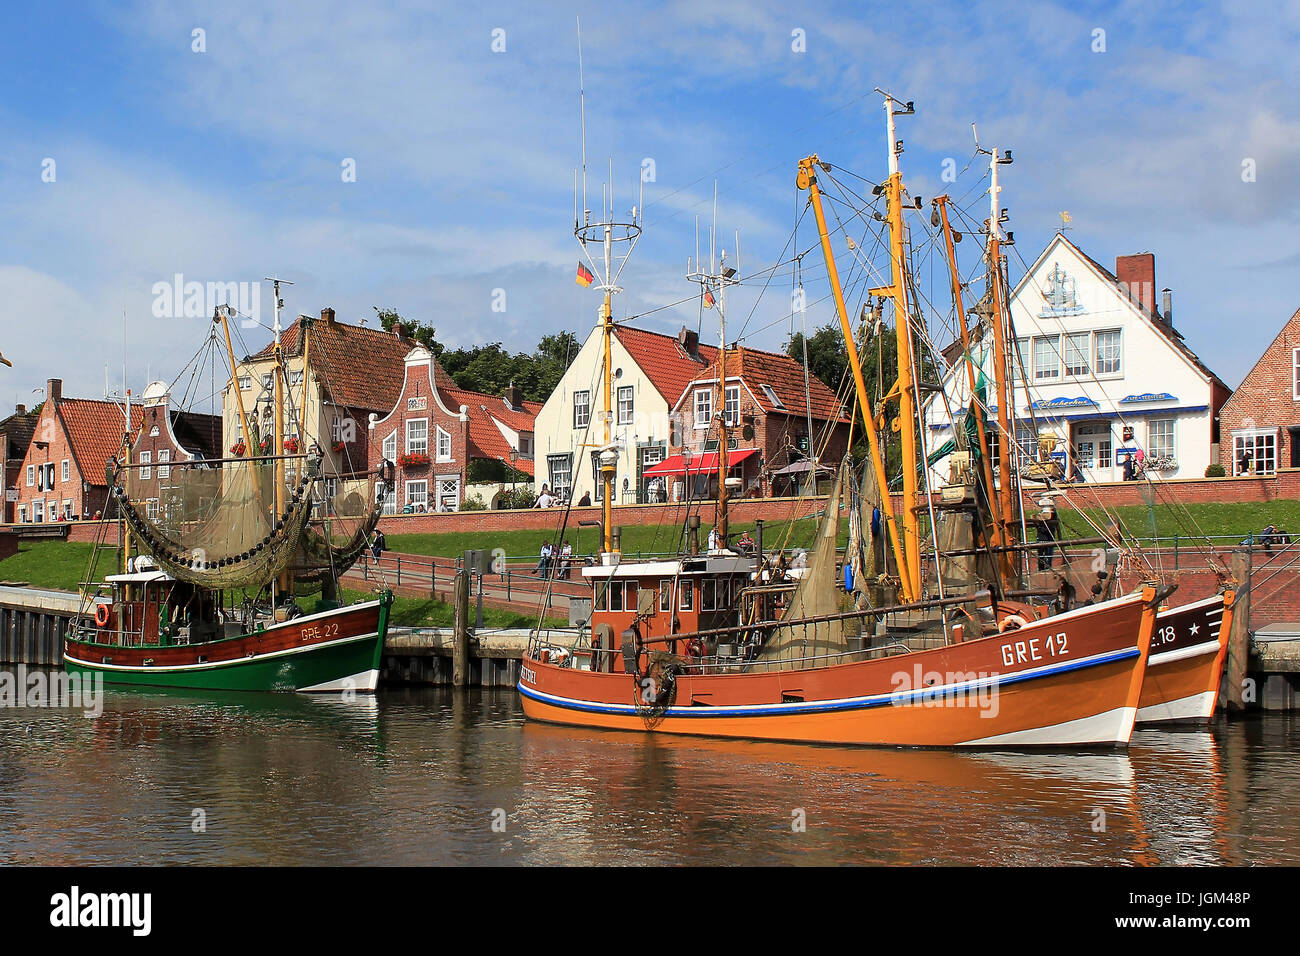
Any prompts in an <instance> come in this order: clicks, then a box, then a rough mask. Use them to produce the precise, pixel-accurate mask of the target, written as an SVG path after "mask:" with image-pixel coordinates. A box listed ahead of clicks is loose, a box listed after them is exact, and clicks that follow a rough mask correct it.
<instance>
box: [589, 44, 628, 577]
mask: <svg viewBox="0 0 1300 956" xmlns="http://www.w3.org/2000/svg"><path fill="white" fill-rule="evenodd" d="M578 103H579V111H580V115H581V124H582V204H583V210H582V219H581V221H579V220H578V218H577V205H578V182H577V176H576V175H575V176H574V184H573V185H574V189H573V201H574V223H573V235H574V237H575V238H576V239H577V240H578V243H579V245H581V246H582V251H583V255H584V256H585V257H586V259H587V262H588V263H589V264H590V265H591V267H592V272H593V274H595V275H597V276H598V277H599V279H600V282H599V284H598V285H597V286H596V288H598V289H600V290H601V291H602V292H604V293H605V298H604V301H603V303H602V305H601V309H600V334H601V340H602V346H603V351H604V370H603V391H604V393H605V409H604V414H605V422H604V428H603V429H602V436H603V441H602V443H601V444H600V445H597V446H595V447H596V449H597V455H596V457H597V459H598V460H599V462H600V483H601V491H602V492H603V494H602V498H603V499H604V500H603V501H602V502H601V505H602V508H601V524H602V525H603V528H602V530H603V532H604V542H603V549H602V554H603V555H604V560H605V561H606V563H611V562H613V561H615V560H617V553H616V552H615V550H614V527H613V522H614V513H613V498H614V472H615V469H616V466H617V462H618V447H619V446H618V444H617V443H616V442H615V441H614V435H613V429H614V405H613V402H614V371H613V362H614V359H613V338H614V294H615V293H618V292H622V291H623V290H622V288H620V287H619V285H618V277H619V275H620V274H621V273H622V271H623V268H624V266H626V265H627V261H628V259H630V258H631V256H632V250H633V249H634V248H636V243H637V240H638V239H639V238H640V236H641V222H640V211H641V208H642V205H643V199H644V194H645V177H644V175H642V177H641V187H640V189H641V191H640V193H639V196H638V204H637V205H635V206H633V207H632V215H631V218H630V219H629V220H627V221H623V222H620V221H618V220H617V218H616V216H615V214H614V182H613V180H614V168H613V166H614V164H613V161H612V160H611V161H610V181H609V183H608V184H607V185H606V187H605V190H604V194H603V198H602V206H603V208H602V216H601V221H600V222H592V221H591V210H590V209H588V208H586V206H587V112H586V110H587V108H586V91H585V89H584V86H583V79H582V27H581V23H579V26H578ZM616 243H626V244H627V245H626V248H625V249H624V250H623V252H622V253H621V255H618V256H616V255H615V254H614V246H615V244H616ZM590 246H599V247H600V252H601V254H600V257H599V259H597V258H595V257H593V256H592V254H591V249H590V248H589V247H590ZM580 447H583V448H589V447H592V446H591V445H589V444H587V443H583V444H582V445H581V446H580Z"/></svg>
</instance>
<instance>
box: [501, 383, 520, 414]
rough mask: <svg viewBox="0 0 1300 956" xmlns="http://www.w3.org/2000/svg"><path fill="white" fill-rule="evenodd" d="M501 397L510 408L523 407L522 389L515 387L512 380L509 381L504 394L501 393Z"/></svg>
mask: <svg viewBox="0 0 1300 956" xmlns="http://www.w3.org/2000/svg"><path fill="white" fill-rule="evenodd" d="M501 397H502V398H503V399H504V400H505V403H506V404H507V405H509V406H510V407H511V408H515V409H518V408H522V407H523V404H524V393H523V390H522V389H520V388H517V387H516V386H515V383H514V382H511V383H510V387H509V388H507V389H506V391H505V394H504V395H502V396H501Z"/></svg>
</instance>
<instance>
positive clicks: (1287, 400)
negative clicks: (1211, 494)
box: [1219, 311, 1300, 474]
mask: <svg viewBox="0 0 1300 956" xmlns="http://www.w3.org/2000/svg"><path fill="white" fill-rule="evenodd" d="M1297 348H1300V311H1297V312H1296V313H1295V314H1294V315H1292V316H1291V318H1290V319H1288V320H1287V322H1286V324H1284V325H1283V326H1282V330H1281V331H1280V332H1279V333H1278V335H1277V338H1275V339H1274V340H1273V342H1272V344H1270V345H1269V347H1268V348H1267V349H1265V350H1264V354H1263V355H1262V356H1260V359H1259V361H1258V362H1256V363H1255V367H1254V368H1253V369H1251V370H1250V374H1248V375H1247V376H1246V378H1245V379H1244V380H1243V381H1242V383H1241V385H1240V386H1239V387H1238V388H1237V390H1236V391H1235V392H1233V393H1232V397H1231V398H1229V399H1228V401H1227V403H1226V404H1224V406H1223V408H1222V409H1220V410H1219V429H1220V430H1219V440H1220V445H1219V463H1220V464H1222V465H1223V467H1224V468H1225V469H1226V470H1227V472H1228V474H1232V473H1233V471H1234V468H1233V464H1234V461H1233V458H1234V452H1233V444H1234V443H1233V440H1232V432H1233V429H1239V428H1270V429H1271V428H1276V429H1278V435H1277V463H1278V464H1279V465H1281V466H1289V465H1290V464H1291V455H1292V439H1291V435H1290V434H1289V433H1288V432H1287V428H1288V427H1289V426H1292V425H1300V400H1297V399H1296V398H1295V381H1294V378H1293V376H1294V374H1295V365H1294V362H1295V358H1294V356H1295V349H1297Z"/></svg>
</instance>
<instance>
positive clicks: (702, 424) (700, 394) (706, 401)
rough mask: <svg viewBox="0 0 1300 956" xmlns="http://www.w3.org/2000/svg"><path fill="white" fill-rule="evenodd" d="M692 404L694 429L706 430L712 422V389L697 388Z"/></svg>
mask: <svg viewBox="0 0 1300 956" xmlns="http://www.w3.org/2000/svg"><path fill="white" fill-rule="evenodd" d="M692 404H693V407H694V409H695V427H696V428H708V427H709V423H710V422H711V421H712V420H713V389H711V388H697V389H696V390H695V395H694V396H693V397H692Z"/></svg>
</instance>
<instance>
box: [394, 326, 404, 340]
mask: <svg viewBox="0 0 1300 956" xmlns="http://www.w3.org/2000/svg"><path fill="white" fill-rule="evenodd" d="M393 334H394V335H396V336H397V337H398V338H399V339H401V340H402V341H403V342H405V341H406V326H404V325H403V324H402V323H401V322H394V323H393Z"/></svg>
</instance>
